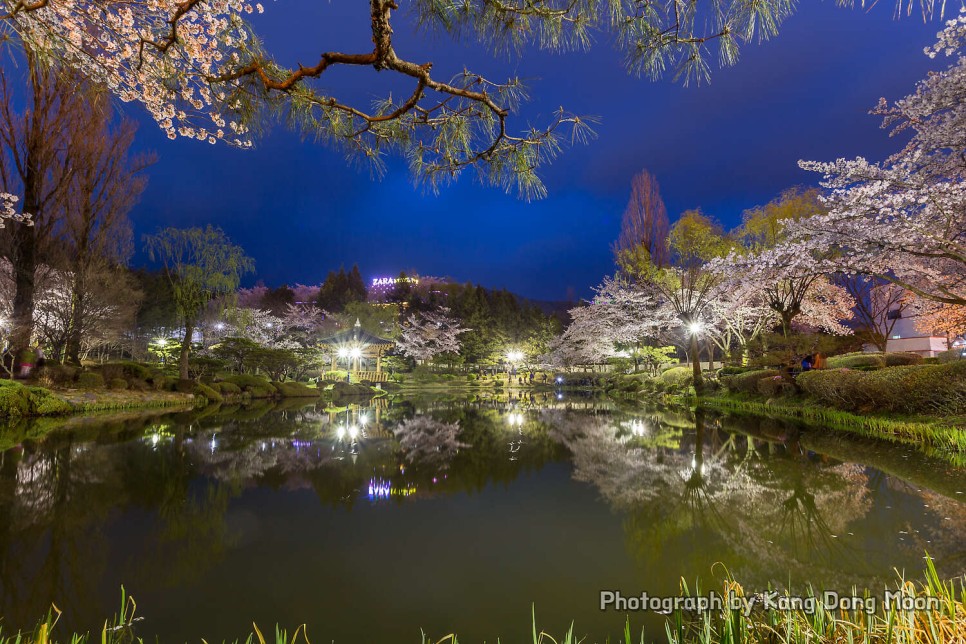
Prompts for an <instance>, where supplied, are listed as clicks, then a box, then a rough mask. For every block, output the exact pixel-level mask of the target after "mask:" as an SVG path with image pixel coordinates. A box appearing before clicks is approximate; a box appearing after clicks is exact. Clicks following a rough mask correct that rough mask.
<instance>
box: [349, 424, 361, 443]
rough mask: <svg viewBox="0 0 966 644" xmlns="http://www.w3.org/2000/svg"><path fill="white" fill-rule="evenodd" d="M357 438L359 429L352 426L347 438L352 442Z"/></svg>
mask: <svg viewBox="0 0 966 644" xmlns="http://www.w3.org/2000/svg"><path fill="white" fill-rule="evenodd" d="M358 437H359V428H358V427H356V426H355V425H352V426H351V427H349V438H351V439H352V440H355V439H357V438H358Z"/></svg>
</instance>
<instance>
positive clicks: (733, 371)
mask: <svg viewBox="0 0 966 644" xmlns="http://www.w3.org/2000/svg"><path fill="white" fill-rule="evenodd" d="M754 369H755V368H754V367H721V368H720V369H718V375H719V376H734V375H737V374H739V373H745V372H746V371H754Z"/></svg>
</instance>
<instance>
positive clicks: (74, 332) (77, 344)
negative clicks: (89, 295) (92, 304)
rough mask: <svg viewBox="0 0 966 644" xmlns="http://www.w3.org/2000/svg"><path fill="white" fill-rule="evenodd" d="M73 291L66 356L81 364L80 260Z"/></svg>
mask: <svg viewBox="0 0 966 644" xmlns="http://www.w3.org/2000/svg"><path fill="white" fill-rule="evenodd" d="M72 290H73V292H72V293H71V296H70V308H71V311H70V326H69V327H68V328H67V348H66V351H65V355H64V358H65V360H66V362H69V363H70V364H72V365H76V366H78V367H79V366H80V363H81V359H80V350H81V328H82V326H83V322H84V315H85V312H84V277H83V268H82V267H81V265H80V262H78V263H77V264H76V265H75V269H74V283H73V285H72Z"/></svg>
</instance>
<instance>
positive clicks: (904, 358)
mask: <svg viewBox="0 0 966 644" xmlns="http://www.w3.org/2000/svg"><path fill="white" fill-rule="evenodd" d="M884 357H885V366H887V367H899V366H902V365H910V364H922V363H923V358H922V356H921V355H919V354H918V353H906V352H904V351H897V352H895V353H887V354H885V356H884Z"/></svg>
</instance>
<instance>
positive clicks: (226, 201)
mask: <svg viewBox="0 0 966 644" xmlns="http://www.w3.org/2000/svg"><path fill="white" fill-rule="evenodd" d="M265 4H266V11H265V14H264V15H262V16H257V17H256V19H255V25H256V28H257V29H258V30H259V31H260V32H261V33H262V34H263V37H264V38H265V40H266V41H267V45H268V48H269V50H270V51H273V52H274V53H275V54H276V56H277V58H278V60H279V62H281V63H282V64H285V65H288V66H294V64H296V63H297V62H303V63H306V64H310V63H314V62H315V61H316V60H317V58H318V54H319V53H321V52H322V51H325V50H333V49H335V50H340V49H341V50H344V51H365V50H366V49H367V48H368V47H369V46H370V40H369V39H370V34H369V31H368V30H369V24H368V3H365V2H362V1H361V0H332V1H331V2H319V1H318V0H278V1H277V2H265ZM401 4H403V6H404V7H405V4H406V3H405V2H404V3H401ZM892 10H893V5H892V4H891V3H889V2H882V3H880V5H879V6H877V7H875V8H874V9H873V10H872V11H870V12H865V11H862V10H846V9H838V8H836V7H835V6H834V4H833V3H832V2H824V3H820V2H815V1H814V0H809V1H807V2H804V3H802V5H801V6H800V8H799V11H798V13H797V14H796V15H795V16H793V17H792V18H791V19H789V20H788V21H787V22H786V24H785V26H784V28H783V30H782V32H781V33H780V34H779V36H778V37H777V38H776V39H774V40H772V41H769V42H765V43H763V44H760V45H756V44H752V45H747V46H745V47H744V48H743V50H742V56H741V61H740V62H739V63H738V65H737V66H735V67H733V68H729V69H724V70H715V71H714V73H713V76H712V82H711V84H710V85H704V86H701V87H694V86H692V87H688V88H684V87H681V86H680V85H679V84H675V83H674V82H673V80H671V79H670V78H668V79H666V80H663V81H658V82H650V81H647V80H640V79H636V78H633V77H630V76H628V75H627V74H626V73H625V72H624V70H623V68H622V66H621V64H620V55H619V54H618V53H617V52H615V50H614V49H613V47H612V46H611V44H610V43H609V42H607V41H606V40H603V39H601V41H600V42H598V44H597V45H596V46H595V47H594V49H593V50H592V51H590V52H589V53H573V54H567V55H552V54H547V53H543V52H538V51H534V50H531V51H527V52H525V53H524V54H523V55H522V56H519V57H516V58H510V59H508V58H506V57H492V56H490V55H488V54H486V52H485V51H483V50H481V49H480V48H479V47H477V46H476V45H475V44H474V43H472V42H470V41H467V42H462V43H454V42H452V41H451V40H449V39H446V38H435V39H434V38H427V37H425V36H424V35H420V34H416V33H414V32H413V30H412V29H411V28H410V26H411V25H410V23H409V21H408V20H406V19H405V16H404V15H399V17H398V18H397V20H396V22H395V31H396V39H395V48H396V51H397V53H398V54H399V55H400V56H402V57H404V58H407V59H410V60H415V61H434V62H435V67H434V74H435V75H437V76H438V77H440V78H444V77H448V76H449V75H450V74H451V73H456V72H458V71H460V70H462V68H463V66H464V65H466V66H467V67H469V68H470V69H471V70H473V71H479V72H481V73H484V74H485V75H489V76H492V77H494V78H501V77H506V76H507V75H508V74H519V75H520V76H521V77H524V78H528V79H531V83H530V86H531V93H532V95H533V96H534V100H532V101H531V102H530V103H529V104H528V105H527V106H526V107H525V109H524V113H523V115H522V116H520V117H518V119H517V121H516V123H518V124H520V125H521V126H523V125H525V124H526V122H528V121H532V122H534V123H540V122H541V121H542V119H543V116H542V115H546V114H548V113H549V112H550V111H551V110H553V109H555V108H556V107H557V106H559V105H563V106H565V107H566V108H567V109H568V110H570V111H572V112H576V113H580V114H594V115H598V116H600V117H601V119H602V123H601V124H600V125H599V127H598V128H597V131H598V134H599V138H598V139H597V140H596V141H594V142H592V143H591V144H590V145H589V146H588V147H578V148H575V149H572V150H570V151H569V152H567V153H566V154H565V155H564V156H563V157H562V158H561V159H559V160H558V161H557V162H556V163H554V164H553V165H552V166H548V167H547V168H546V170H545V171H544V173H543V176H544V179H545V181H546V183H547V186H548V188H549V191H550V195H549V197H548V198H546V199H544V200H542V201H539V202H535V203H525V202H522V201H520V200H518V199H517V198H516V197H515V196H513V195H505V194H503V193H502V192H500V191H499V190H495V189H488V188H482V187H480V186H478V185H477V184H475V183H474V181H473V179H472V177H471V175H470V174H466V175H465V177H464V179H463V180H462V181H461V182H460V184H458V185H456V186H452V187H449V188H445V189H443V191H442V192H441V194H439V195H438V196H433V195H427V194H425V193H423V192H422V191H421V190H420V189H418V188H414V187H413V185H412V182H411V180H410V178H409V176H408V175H407V172H406V169H405V167H404V166H403V165H402V164H401V163H399V162H397V161H393V162H391V163H390V169H389V172H388V174H387V176H386V177H385V178H384V179H382V180H381V181H375V180H371V179H370V178H369V175H368V174H367V173H366V172H364V171H363V172H360V171H358V170H357V169H355V168H353V167H350V166H348V165H347V164H346V163H345V161H344V159H343V157H342V155H341V154H340V153H338V152H337V151H333V150H329V149H327V148H324V147H322V146H321V145H317V144H315V143H313V142H311V141H307V142H304V143H303V142H302V141H300V139H299V137H298V136H297V135H296V134H294V133H292V132H289V131H287V130H285V129H284V127H281V126H278V127H275V128H274V129H273V130H272V131H271V133H270V134H269V135H268V136H267V137H266V138H264V139H262V140H261V141H260V142H259V144H258V146H257V148H256V149H255V150H253V151H239V150H235V149H231V148H227V147H221V146H211V145H209V144H206V143H197V142H193V141H187V140H178V141H174V142H172V141H168V140H167V139H166V138H164V137H163V136H162V135H161V133H160V132H159V131H158V130H157V128H156V126H154V125H153V123H151V122H150V121H149V120H148V119H146V118H144V116H143V115H139V112H138V110H137V108H136V106H132V105H128V106H125V109H126V111H127V113H129V114H131V115H137V116H138V118H139V119H140V120H141V122H142V125H141V129H140V131H139V133H138V141H137V146H138V147H140V148H144V149H151V150H154V151H155V152H156V153H157V154H158V157H159V161H158V163H157V164H156V165H155V166H154V167H153V168H151V170H150V183H149V186H148V189H147V190H146V192H145V194H144V198H143V199H142V202H141V203H140V204H139V205H138V206H137V207H136V208H135V210H134V211H133V212H132V219H133V221H134V225H135V231H136V234H137V236H138V238H140V234H141V233H144V232H153V231H154V230H155V229H156V228H158V227H159V226H166V225H174V226H188V225H199V224H200V225H203V224H206V223H212V224H214V225H217V226H221V227H222V228H223V229H224V230H225V231H226V232H227V234H228V235H229V236H230V237H231V238H232V239H233V240H234V241H236V242H237V243H239V244H241V245H242V246H244V247H245V249H246V250H247V251H248V253H249V254H250V255H251V256H253V257H254V258H255V261H256V268H257V276H256V277H254V278H250V279H249V282H253V281H254V280H255V279H260V280H262V281H264V282H265V283H266V284H267V285H269V286H275V285H278V284H282V283H286V282H287V283H294V282H302V283H308V284H314V283H318V282H320V281H322V280H323V279H324V278H325V274H326V273H327V272H328V270H329V269H332V268H338V267H339V265H340V264H345V265H346V267H347V268H348V267H349V266H351V265H352V264H353V263H358V264H359V266H360V269H361V270H362V273H363V276H364V277H366V278H367V279H368V278H371V277H373V276H377V275H387V274H396V273H398V272H399V271H400V270H417V271H418V272H419V273H421V274H423V275H448V276H451V277H454V278H456V279H457V280H460V281H467V280H471V281H474V282H479V283H482V284H484V285H486V286H492V287H507V288H509V289H511V290H513V291H515V292H518V293H521V294H523V295H526V296H529V297H532V298H537V299H554V300H560V299H565V298H566V297H567V296H568V292H570V293H575V294H576V295H577V296H578V297H579V296H586V295H587V294H588V293H589V289H590V287H591V286H593V285H594V284H596V283H598V282H599V281H600V279H601V277H602V276H603V275H604V274H605V273H607V272H609V271H611V270H612V257H611V253H610V244H611V242H612V241H613V240H614V239H615V238H616V237H617V234H618V230H619V226H620V217H621V214H622V212H623V209H624V206H625V204H626V202H627V197H628V194H629V183H630V179H631V177H632V176H633V175H634V174H635V173H636V172H638V171H639V170H640V169H641V168H644V167H646V168H648V169H650V170H651V172H653V173H654V174H655V175H656V176H657V178H658V179H659V181H660V183H661V188H662V193H663V195H664V199H665V202H666V203H667V206H668V212H669V214H670V216H671V219H672V221H673V220H674V218H675V217H676V216H677V215H678V214H679V213H680V212H681V211H683V210H685V209H687V208H694V207H701V208H702V209H703V210H704V211H705V212H707V213H709V214H711V215H713V216H715V217H716V218H717V219H718V220H719V221H721V222H722V223H723V224H724V225H725V226H727V227H731V226H733V225H735V224H736V223H737V222H739V221H740V216H741V212H742V211H743V210H744V209H746V208H748V207H751V206H754V205H756V204H760V203H764V202H767V201H768V200H769V199H771V198H772V197H773V196H775V195H776V194H777V193H778V192H780V191H781V190H782V189H784V188H786V187H789V186H792V185H795V184H803V183H815V182H816V177H815V176H813V175H812V174H810V173H806V172H803V171H801V170H799V169H798V167H797V165H796V161H797V160H798V159H800V158H806V159H822V160H825V159H833V158H836V157H841V156H845V157H851V156H856V155H863V156H866V157H869V158H874V159H878V158H881V157H883V156H885V155H887V154H888V153H889V152H891V151H892V150H894V149H895V148H896V146H897V145H898V142H896V141H894V140H890V139H889V137H888V136H887V135H886V133H885V132H883V131H882V130H881V129H879V121H878V119H876V118H874V117H872V116H869V115H868V109H869V108H870V107H871V106H873V105H874V104H875V102H876V101H877V100H878V98H879V97H880V96H885V97H887V98H890V99H895V98H900V97H902V96H904V95H905V94H907V93H909V91H911V89H912V88H913V85H914V84H915V82H916V80H918V79H919V78H921V77H923V76H924V75H925V73H926V71H927V70H928V69H935V68H938V67H939V66H940V65H945V64H946V63H945V62H944V61H930V60H929V59H927V58H926V57H925V56H924V55H923V54H922V49H923V47H925V46H927V45H929V44H931V42H932V41H933V38H934V36H935V34H936V32H937V31H939V29H940V26H941V25H940V23H939V22H938V21H934V22H931V23H928V24H923V22H922V19H921V18H917V17H911V18H902V19H901V20H898V21H897V20H894V19H893V16H892ZM403 14H404V12H403ZM328 73H329V74H331V77H330V78H328V79H327V81H326V82H327V87H329V88H331V89H333V90H336V91H338V92H340V96H349V97H353V98H356V99H358V100H360V101H363V104H364V105H368V102H369V100H370V99H372V98H375V97H377V96H379V95H380V90H384V89H385V88H386V87H388V85H387V84H386V83H387V82H391V79H389V78H387V76H388V75H387V74H382V75H378V74H376V72H374V71H370V70H358V69H356V70H342V69H336V70H334V71H330V72H328ZM135 261H136V262H143V261H144V258H143V256H140V255H139V256H137V257H136V258H135Z"/></svg>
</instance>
